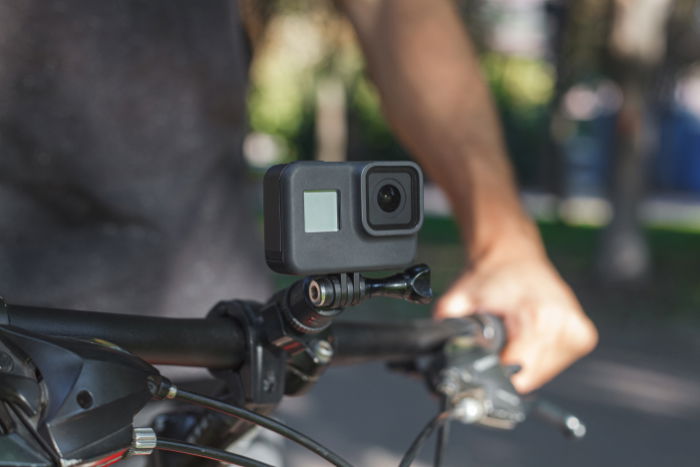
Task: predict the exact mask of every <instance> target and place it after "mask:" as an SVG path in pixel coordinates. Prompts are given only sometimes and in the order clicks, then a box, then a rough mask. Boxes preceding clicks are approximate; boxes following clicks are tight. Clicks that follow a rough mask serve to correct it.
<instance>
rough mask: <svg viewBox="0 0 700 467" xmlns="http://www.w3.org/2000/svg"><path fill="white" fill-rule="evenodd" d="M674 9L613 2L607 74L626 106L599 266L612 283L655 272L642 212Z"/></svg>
mask: <svg viewBox="0 0 700 467" xmlns="http://www.w3.org/2000/svg"><path fill="white" fill-rule="evenodd" d="M671 7H672V1H671V0H613V21H612V27H611V30H610V35H609V42H608V56H609V59H610V61H609V67H608V68H609V69H608V71H609V74H610V75H611V76H612V78H613V79H614V80H615V81H616V82H617V84H618V86H620V89H621V91H622V96H623V103H622V107H621V109H620V112H619V114H618V117H617V122H616V130H617V131H616V134H615V138H616V141H615V146H614V150H615V151H614V155H613V163H612V167H611V168H612V175H611V184H610V200H611V203H612V207H613V218H612V221H611V222H610V224H609V225H608V227H607V228H606V230H605V231H604V233H603V237H602V243H601V247H600V251H599V256H598V261H597V263H598V268H599V271H600V277H601V279H602V280H603V281H604V282H607V283H637V282H640V281H643V280H644V279H645V278H646V277H648V275H649V272H650V258H649V247H648V244H647V241H646V238H645V236H644V233H643V230H642V228H641V220H640V212H639V207H640V204H641V202H642V200H643V198H644V194H645V187H646V181H647V169H648V162H649V158H650V155H651V153H652V151H653V150H654V146H655V143H656V124H655V119H654V118H653V117H652V114H653V93H654V82H655V80H654V78H655V70H656V69H657V67H658V66H659V65H660V63H661V62H662V61H663V57H664V52H665V48H666V46H665V28H666V22H667V18H668V14H669V12H670V9H671Z"/></svg>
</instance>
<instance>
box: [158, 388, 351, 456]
mask: <svg viewBox="0 0 700 467" xmlns="http://www.w3.org/2000/svg"><path fill="white" fill-rule="evenodd" d="M160 393H161V394H164V398H166V399H173V400H181V401H185V402H188V403H190V404H195V405H199V406H202V407H204V408H207V409H210V410H214V411H217V412H220V413H223V414H225V415H228V416H231V417H236V418H241V419H243V420H246V421H248V422H250V423H253V424H255V425H259V426H261V427H263V428H267V429H268V430H270V431H274V432H275V433H277V434H280V435H282V436H284V437H285V438H287V439H289V440H290V441H293V442H295V443H297V444H299V445H301V446H303V447H305V448H307V449H308V450H310V451H311V452H313V453H315V454H316V455H318V456H320V457H322V458H323V459H325V460H327V461H328V462H330V463H331V464H333V465H335V466H337V467H352V465H351V464H350V463H349V462H348V461H346V460H345V459H343V458H342V457H340V456H339V455H338V454H336V453H334V452H333V451H331V450H330V449H328V448H326V447H324V446H323V445H321V444H320V443H318V442H317V441H314V440H313V439H311V438H309V437H308V436H306V435H304V434H302V433H300V432H298V431H297V430H295V429H293V428H291V427H289V426H287V425H285V424H284V423H281V422H278V421H276V420H273V419H271V418H269V417H265V416H264V415H260V414H258V413H256V412H253V411H252V410H248V409H244V408H242V407H237V406H235V405H231V404H227V403H225V402H221V401H219V400H216V399H212V398H210V397H207V396H204V395H201V394H197V393H194V392H189V391H185V390H183V389H179V388H177V387H176V386H175V385H174V384H167V383H166V384H165V387H163V388H162V389H161V391H160Z"/></svg>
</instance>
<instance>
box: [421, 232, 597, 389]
mask: <svg viewBox="0 0 700 467" xmlns="http://www.w3.org/2000/svg"><path fill="white" fill-rule="evenodd" d="M492 252H493V253H489V254H486V255H484V256H482V257H480V258H479V259H478V260H476V261H475V262H474V264H472V265H471V266H470V267H469V268H468V269H467V270H466V271H465V272H464V274H463V275H462V276H461V277H460V278H459V279H458V280H457V281H456V282H455V283H454V284H453V286H452V287H451V288H450V290H449V291H448V292H447V293H446V294H445V295H444V296H443V297H442V298H441V299H440V301H439V302H438V303H437V306H436V308H435V314H436V316H437V317H439V318H448V317H459V316H464V315H467V314H471V313H475V312H489V313H493V314H495V315H498V316H500V317H502V318H503V320H504V321H505V324H506V328H507V331H508V344H507V346H506V348H505V349H504V351H503V354H502V360H503V361H504V363H506V364H518V365H521V366H522V370H521V371H520V372H519V373H517V374H516V375H515V376H514V378H513V384H514V385H515V387H516V389H517V390H518V391H520V392H523V393H527V392H530V391H532V390H534V389H537V388H538V387H539V386H541V385H542V384H544V383H546V382H547V381H549V380H550V379H552V378H553V377H554V376H555V375H556V374H557V373H559V372H560V371H562V370H563V369H564V368H566V367H568V366H569V365H571V364H572V363H573V362H574V361H575V360H577V359H578V358H581V357H582V356H584V355H586V354H587V353H589V352H590V351H591V350H592V349H593V348H594V347H595V345H596V343H597V340H598V335H597V332H596V330H595V327H594V326H593V324H592V323H591V321H590V320H589V319H588V317H587V316H586V315H585V314H584V312H583V310H582V309H581V306H580V305H579V303H578V301H577V300H576V297H575V296H574V294H573V292H572V291H571V289H570V288H569V287H568V286H567V285H566V284H565V283H564V281H563V280H562V279H561V277H560V276H559V274H558V273H557V272H556V270H555V269H554V267H553V266H552V265H551V264H550V262H549V260H548V259H547V258H546V256H545V254H544V253H543V252H542V251H541V250H540V249H539V248H534V249H532V248H528V247H527V246H524V247H523V246H519V247H518V248H514V247H512V246H510V247H509V246H501V247H498V248H494V249H493V250H492Z"/></svg>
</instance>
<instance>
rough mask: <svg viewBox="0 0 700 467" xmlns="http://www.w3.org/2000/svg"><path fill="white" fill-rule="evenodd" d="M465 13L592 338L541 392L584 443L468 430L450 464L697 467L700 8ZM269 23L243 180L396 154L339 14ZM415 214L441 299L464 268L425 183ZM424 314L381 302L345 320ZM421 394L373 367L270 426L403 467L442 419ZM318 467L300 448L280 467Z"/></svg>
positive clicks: (292, 11)
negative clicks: (591, 324) (580, 423)
mask: <svg viewBox="0 0 700 467" xmlns="http://www.w3.org/2000/svg"><path fill="white" fill-rule="evenodd" d="M457 4H458V7H459V9H460V12H461V14H462V16H463V18H464V22H465V24H466V25H467V27H468V29H469V32H470V34H471V36H472V38H473V40H474V41H475V42H476V44H477V46H478V49H479V53H480V57H481V62H482V65H483V72H484V74H485V76H486V78H487V79H488V82H489V83H490V85H491V89H492V92H493V96H494V99H495V102H496V105H497V107H498V110H499V111H500V116H501V121H502V124H503V127H504V128H505V136H506V140H507V145H508V148H509V153H510V157H511V158H512V162H513V164H514V166H515V167H516V171H517V177H518V180H519V183H520V187H521V188H522V198H523V201H524V203H525V205H526V207H527V209H528V210H529V212H530V213H531V214H532V215H533V216H534V218H535V219H536V220H537V222H538V223H539V226H540V228H541V231H542V235H543V237H544V240H545V243H546V246H547V248H548V250H549V253H550V255H551V257H552V259H553V261H554V263H555V264H556V265H557V266H558V267H559V269H560V271H561V273H562V275H563V276H564V277H565V279H566V280H567V281H568V282H569V283H570V284H571V285H572V287H573V288H574V290H575V291H576V293H577V295H578V296H579V298H580V300H581V301H582V303H583V305H584V308H585V309H586V311H587V312H588V313H589V315H590V316H591V317H592V318H593V320H594V321H595V322H596V324H597V325H598V326H599V329H600V333H601V341H600V345H599V347H598V349H597V350H596V351H595V352H594V353H593V354H592V355H591V356H590V357H588V358H586V359H584V360H583V361H581V362H580V363H578V364H576V365H575V366H574V367H573V368H572V369H570V370H569V371H567V372H566V373H564V374H563V375H562V376H560V377H559V378H558V379H556V380H555V381H554V382H552V383H551V384H549V385H548V386H547V387H545V388H544V389H543V391H542V393H543V394H544V395H545V396H547V397H549V398H551V399H553V400H555V401H556V402H558V403H561V404H562V405H564V406H565V407H567V408H570V409H571V410H573V411H575V412H576V413H578V414H579V415H580V416H581V417H582V418H583V419H584V420H585V421H586V422H587V423H588V425H589V436H588V438H587V439H586V440H584V441H582V442H579V443H568V442H566V441H565V440H563V439H561V437H560V436H559V435H558V433H555V432H554V431H553V430H552V429H551V428H549V427H542V426H541V425H538V424H537V423H536V422H527V423H526V424H525V425H524V426H521V427H520V428H518V429H517V430H515V431H514V432H508V433H496V432H493V431H487V430H484V429H475V428H462V427H460V428H455V429H454V431H453V434H452V443H451V446H450V454H449V457H448V459H449V462H448V465H464V464H465V463H466V464H467V465H508V466H515V465H527V466H530V465H532V466H549V465H551V466H564V465H572V466H574V465H575V466H579V465H581V466H583V465H610V466H613V465H614V466H618V465H636V466H646V465H648V466H652V465H654V466H656V465H676V466H691V465H697V456H698V452H697V449H698V448H697V440H698V439H699V438H700V372H699V369H700V46H699V44H700V2H698V1H695V0H569V1H564V0H562V1H553V0H552V1H546V0H469V1H466V0H459V1H458V2H457ZM264 9H265V12H264V13H265V14H264V15H263V16H262V17H261V18H262V19H261V21H260V22H259V23H258V24H257V25H256V28H255V31H254V33H255V34H256V37H258V40H257V41H256V44H255V49H256V51H255V55H256V59H255V61H254V64H253V69H252V79H253V83H252V89H251V92H250V95H249V100H248V106H249V117H250V129H251V131H250V134H249V135H248V137H247V138H246V141H245V155H246V159H247V161H248V163H249V166H250V176H251V177H253V178H259V177H261V176H262V173H264V170H265V169H266V168H267V167H269V166H270V165H272V164H275V163H280V162H288V161H291V160H295V159H321V160H345V159H348V160H365V159H385V160H386V159H405V158H408V157H409V155H408V154H407V153H406V151H405V150H404V149H403V148H402V147H401V146H400V144H399V143H398V142H397V141H396V140H395V139H394V137H393V136H392V134H391V132H390V130H389V128H388V126H387V124H386V123H385V121H384V119H383V118H382V115H381V112H380V104H379V102H378V100H377V96H376V93H375V90H374V88H373V86H372V84H371V83H370V82H369V81H368V79H367V77H366V76H365V73H364V63H363V60H362V56H361V54H360V52H359V49H358V45H357V44H356V42H355V37H354V35H353V32H352V30H351V28H350V27H349V25H348V24H347V22H346V21H345V20H344V18H343V17H342V16H341V15H339V14H338V12H337V11H335V10H334V8H333V6H332V4H331V3H330V2H326V1H321V0H318V1H314V0H293V1H292V0H286V1H280V2H269V4H268V5H267V6H266V7H265V8H264ZM464 92H465V93H468V92H469V89H465V90H464ZM426 214H427V218H426V222H425V226H424V228H423V231H422V233H421V247H420V258H419V259H420V260H421V261H425V262H427V263H429V264H430V265H431V267H432V268H433V271H434V286H435V289H436V292H437V293H440V292H442V291H444V290H445V289H446V288H447V287H448V286H449V283H450V281H451V280H452V279H453V278H454V277H456V275H457V273H458V272H459V271H460V270H461V269H462V268H463V267H464V264H462V263H460V260H459V258H461V257H462V254H461V251H462V250H461V246H460V244H459V236H458V233H457V229H456V226H455V223H454V222H453V220H452V219H451V217H450V209H449V206H448V204H447V202H446V200H445V198H444V196H443V195H442V193H441V192H440V191H439V189H438V188H436V187H435V186H434V185H431V184H430V183H429V184H428V186H427V187H426ZM287 280H288V279H287V278H284V277H278V278H277V281H278V283H279V284H280V285H281V284H283V283H285V281H287ZM429 312H430V310H429V307H417V306H409V307H407V306H401V305H397V304H394V303H390V302H387V303H384V302H382V303H378V304H377V303H375V304H373V305H372V307H370V308H362V309H359V310H352V311H350V312H348V313H346V315H345V316H346V318H347V319H405V318H407V317H417V316H428V315H429ZM426 395H427V393H426V391H425V390H424V389H423V388H422V387H420V385H419V384H418V383H417V382H413V381H406V380H405V378H403V377H401V376H399V375H392V374H390V373H388V372H387V371H385V370H384V369H383V368H382V367H380V366H377V367H373V366H370V367H366V368H353V369H342V370H335V369H334V370H331V371H330V372H329V376H328V377H327V378H326V379H325V380H322V381H321V383H320V384H319V385H318V386H317V387H316V388H315V389H314V390H313V391H312V392H311V393H310V394H309V395H308V396H304V397H302V398H297V399H293V400H289V401H286V402H285V403H284V404H283V405H282V407H283V410H282V412H281V416H282V417H284V418H285V419H286V420H287V421H289V422H291V423H293V425H294V426H296V427H297V428H299V429H301V430H302V431H307V432H308V433H309V434H311V435H312V436H315V437H316V438H318V439H319V440H320V441H325V442H327V443H328V445H329V446H331V447H333V448H335V449H336V450H337V451H339V452H340V453H342V454H344V455H347V456H348V457H349V458H350V460H351V461H354V462H356V463H358V465H365V466H383V465H395V464H396V463H397V462H398V459H399V458H400V456H401V453H402V452H403V451H404V450H405V449H406V448H407V446H408V444H409V443H410V440H411V439H412V437H413V436H414V435H415V434H416V433H417V432H418V430H419V429H420V427H421V426H422V424H423V423H424V422H425V421H426V420H427V418H428V417H429V416H430V414H431V413H433V411H434V410H435V407H434V401H432V400H430V399H429V398H428V397H426ZM428 459H429V457H427V453H426V456H425V457H424V462H425V464H424V465H427V464H429V462H428ZM315 462H316V461H315V460H314V459H311V458H309V457H306V455H305V454H304V453H303V452H300V451H292V455H291V465H296V466H311V465H316V464H315ZM319 465H320V464H319Z"/></svg>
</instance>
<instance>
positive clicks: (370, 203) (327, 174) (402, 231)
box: [264, 161, 423, 275]
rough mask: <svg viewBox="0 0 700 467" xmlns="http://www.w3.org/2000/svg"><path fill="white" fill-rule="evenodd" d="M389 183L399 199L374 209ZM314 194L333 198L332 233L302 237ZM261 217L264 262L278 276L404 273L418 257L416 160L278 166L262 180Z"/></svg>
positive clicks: (419, 218)
mask: <svg viewBox="0 0 700 467" xmlns="http://www.w3.org/2000/svg"><path fill="white" fill-rule="evenodd" d="M386 184H390V185H392V186H396V187H397V191H398V192H399V193H400V196H401V201H400V202H399V203H397V204H398V207H397V208H396V209H395V210H394V211H392V212H387V211H384V210H382V209H381V208H380V207H379V205H378V200H377V193H378V190H379V189H380V188H381V187H382V186H384V185H386ZM318 192H322V193H329V192H335V193H336V195H337V196H336V200H335V201H336V202H337V223H336V226H337V229H335V230H333V229H331V230H327V231H307V228H308V224H305V206H304V203H305V199H306V198H305V196H306V195H305V193H306V194H307V195H308V194H309V193H318ZM307 209H308V206H307ZM264 213H265V259H266V261H267V264H268V266H269V267H270V268H271V269H273V270H274V271H276V272H280V273H283V274H297V275H307V274H324V273H329V272H339V271H358V272H359V271H372V270H381V269H394V268H403V267H405V266H407V265H409V264H410V263H411V262H412V261H413V260H414V258H415V255H416V244H417V234H418V230H419V229H420V227H421V226H422V224H423V174H422V172H421V169H420V167H419V166H418V165H417V164H415V163H413V162H315V161H299V162H293V163H291V164H284V165H276V166H274V167H271V168H270V169H269V170H268V171H267V173H266V174H265V179H264ZM307 221H308V220H307ZM331 224H333V222H331Z"/></svg>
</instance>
